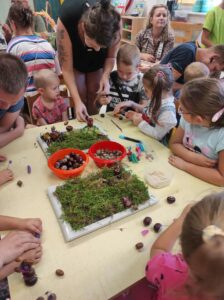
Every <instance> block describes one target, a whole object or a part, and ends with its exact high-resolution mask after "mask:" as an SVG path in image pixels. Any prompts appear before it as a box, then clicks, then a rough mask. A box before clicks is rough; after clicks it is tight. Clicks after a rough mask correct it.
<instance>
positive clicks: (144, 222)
mask: <svg viewBox="0 0 224 300" xmlns="http://www.w3.org/2000/svg"><path fill="white" fill-rule="evenodd" d="M151 223H152V218H150V217H145V218H144V220H143V224H144V225H145V226H149V225H150V224H151Z"/></svg>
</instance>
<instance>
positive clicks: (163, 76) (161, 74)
mask: <svg viewBox="0 0 224 300" xmlns="http://www.w3.org/2000/svg"><path fill="white" fill-rule="evenodd" d="M156 76H158V77H160V78H165V74H164V73H163V71H158V72H157V74H156Z"/></svg>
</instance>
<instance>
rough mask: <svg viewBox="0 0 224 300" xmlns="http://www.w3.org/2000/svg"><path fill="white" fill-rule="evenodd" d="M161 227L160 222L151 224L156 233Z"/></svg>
mask: <svg viewBox="0 0 224 300" xmlns="http://www.w3.org/2000/svg"><path fill="white" fill-rule="evenodd" d="M161 229H162V224H161V223H156V224H155V225H154V226H153V230H154V231H155V232H156V233H158V232H159V231H160V230H161Z"/></svg>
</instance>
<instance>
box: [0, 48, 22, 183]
mask: <svg viewBox="0 0 224 300" xmlns="http://www.w3.org/2000/svg"><path fill="white" fill-rule="evenodd" d="M26 84H27V70H26V66H25V65H24V63H23V62H22V61H21V60H20V59H19V58H18V57H16V56H14V55H12V54H9V53H2V54H0V148H1V147H3V146H6V145H7V144H9V143H10V142H12V141H13V140H15V139H16V138H18V137H20V136H21V135H23V132H24V120H23V118H22V117H20V116H19V114H20V111H21V109H22V107H23V104H24V99H23V95H24V92H25V88H26ZM5 159H6V157H5V156H0V161H4V160H5ZM12 179H13V175H12V172H11V171H10V170H3V171H1V172H0V185H1V184H3V183H5V182H7V181H8V180H12Z"/></svg>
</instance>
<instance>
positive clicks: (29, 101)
mask: <svg viewBox="0 0 224 300" xmlns="http://www.w3.org/2000/svg"><path fill="white" fill-rule="evenodd" d="M39 96H40V95H39V94H37V95H35V96H26V98H25V99H26V103H27V106H28V111H29V118H30V121H31V124H34V125H36V121H35V120H34V118H33V115H32V108H33V104H34V102H35V101H36V100H37V98H38V97H39Z"/></svg>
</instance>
